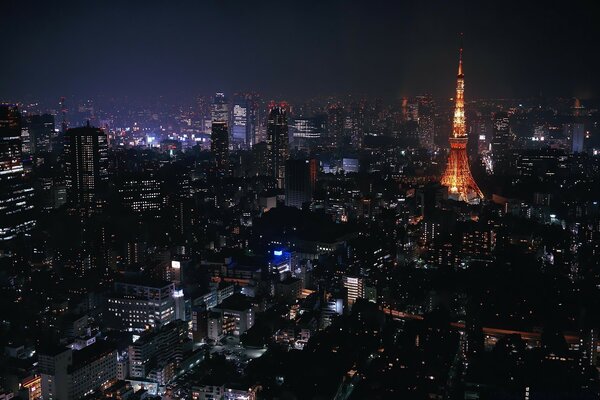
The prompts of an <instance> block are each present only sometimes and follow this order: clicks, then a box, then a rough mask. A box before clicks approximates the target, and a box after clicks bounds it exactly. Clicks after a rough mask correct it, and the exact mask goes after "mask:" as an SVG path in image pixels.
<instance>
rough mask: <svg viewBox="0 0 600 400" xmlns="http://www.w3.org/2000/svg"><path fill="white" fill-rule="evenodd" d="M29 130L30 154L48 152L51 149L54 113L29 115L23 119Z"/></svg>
mask: <svg viewBox="0 0 600 400" xmlns="http://www.w3.org/2000/svg"><path fill="white" fill-rule="evenodd" d="M25 124H26V125H27V129H28V131H29V138H30V143H31V144H30V146H31V154H38V153H48V152H50V151H51V150H52V138H53V135H54V130H55V126H54V115H50V114H43V115H30V116H28V117H27V118H26V119H25Z"/></svg>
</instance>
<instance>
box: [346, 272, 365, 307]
mask: <svg viewBox="0 0 600 400" xmlns="http://www.w3.org/2000/svg"><path fill="white" fill-rule="evenodd" d="M342 286H343V287H344V288H345V289H346V304H348V305H349V306H350V307H352V305H353V304H354V303H355V302H356V300H357V299H359V298H365V296H366V290H365V279H364V278H362V277H357V276H347V275H345V276H344V277H342Z"/></svg>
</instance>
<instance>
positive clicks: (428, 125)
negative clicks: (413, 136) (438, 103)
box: [417, 95, 435, 150]
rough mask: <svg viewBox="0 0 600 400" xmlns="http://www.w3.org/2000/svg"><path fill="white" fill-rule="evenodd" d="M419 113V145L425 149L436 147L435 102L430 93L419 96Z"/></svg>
mask: <svg viewBox="0 0 600 400" xmlns="http://www.w3.org/2000/svg"><path fill="white" fill-rule="evenodd" d="M417 106H418V108H417V110H418V112H417V115H418V123H419V145H420V146H421V147H423V148H425V149H428V150H433V149H434V137H435V129H434V116H435V115H434V103H433V99H432V98H431V96H429V95H425V96H417Z"/></svg>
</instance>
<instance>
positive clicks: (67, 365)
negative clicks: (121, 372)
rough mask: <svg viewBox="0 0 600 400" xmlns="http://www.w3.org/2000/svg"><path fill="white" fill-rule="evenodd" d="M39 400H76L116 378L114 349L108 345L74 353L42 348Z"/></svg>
mask: <svg viewBox="0 0 600 400" xmlns="http://www.w3.org/2000/svg"><path fill="white" fill-rule="evenodd" d="M38 370H39V372H40V375H41V386H42V388H41V389H42V399H45V400H46V399H48V400H50V399H52V400H76V399H81V398H84V396H86V395H88V394H89V393H91V392H92V391H94V390H96V389H98V388H99V387H106V386H109V385H110V384H112V383H114V382H115V381H116V379H117V350H116V349H115V348H114V347H112V346H111V345H109V344H108V343H107V342H105V341H102V340H99V341H96V342H95V343H94V344H92V345H89V346H86V347H84V348H83V349H81V350H77V351H74V350H72V349H71V348H68V347H64V348H62V347H57V348H55V349H47V350H46V349H42V350H41V351H40V352H39V354H38Z"/></svg>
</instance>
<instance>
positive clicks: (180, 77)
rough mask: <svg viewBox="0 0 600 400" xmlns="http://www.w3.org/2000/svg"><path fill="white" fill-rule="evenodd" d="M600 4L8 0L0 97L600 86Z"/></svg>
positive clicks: (441, 92)
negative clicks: (461, 68)
mask: <svg viewBox="0 0 600 400" xmlns="http://www.w3.org/2000/svg"><path fill="white" fill-rule="evenodd" d="M594 6H595V4H594V2H593V1H561V2H558V1H544V2H542V1H527V0H519V1H481V0H479V1H444V0H439V1H431V0H430V1H428V0H411V1H406V2H405V1H401V0H395V1H391V0H390V1H378V0H368V1H354V0H320V1H300V0H298V1H285V0H280V1H273V2H271V1H266V0H265V1H256V2H255V1H251V0H246V1H234V0H220V1H213V0H189V1H186V0H163V1H152V0H150V1H148V0H147V1H126V0H118V1H115V0H102V1H101V0H98V1H95V0H77V1H67V0H62V1H52V0H49V1H41V0H40V1H28V0H1V1H0V34H1V35H2V39H3V40H2V43H3V45H2V53H1V54H2V56H1V57H0V76H1V77H2V78H1V79H0V99H2V100H20V99H22V98H24V97H26V96H28V97H32V96H33V97H34V98H35V97H41V98H57V97H59V96H61V95H69V96H70V95H78V96H88V95H89V96H95V95H98V94H102V95H109V96H112V95H118V96H123V95H128V96H132V97H136V96H140V97H143V96H152V95H158V94H164V95H169V96H182V97H185V96H191V95H194V94H196V93H203V94H207V93H211V92H214V91H217V90H223V91H226V92H231V91H237V90H253V91H258V92H261V93H263V94H265V95H266V96H272V97H276V98H288V99H289V98H298V97H305V96H314V95H320V94H343V93H352V94H366V95H376V96H382V97H396V96H399V95H414V94H419V93H425V92H429V93H432V94H434V95H436V96H446V95H448V96H451V95H452V92H453V88H454V75H455V70H456V63H457V47H458V43H459V40H458V38H457V37H458V35H457V33H458V32H460V31H463V32H464V35H465V37H464V45H465V55H464V56H465V74H466V90H467V97H471V98H480V97H511V96H512V97H516V96H531V95H538V94H540V92H542V93H543V94H544V95H548V96H551V95H560V96H567V97H570V96H577V97H583V98H589V97H593V96H598V95H599V93H600V76H599V72H600V52H599V51H598V49H599V48H600V46H599V44H600V42H599V39H600V24H598V20H597V18H596V16H597V13H596V12H595V7H594Z"/></svg>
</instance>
